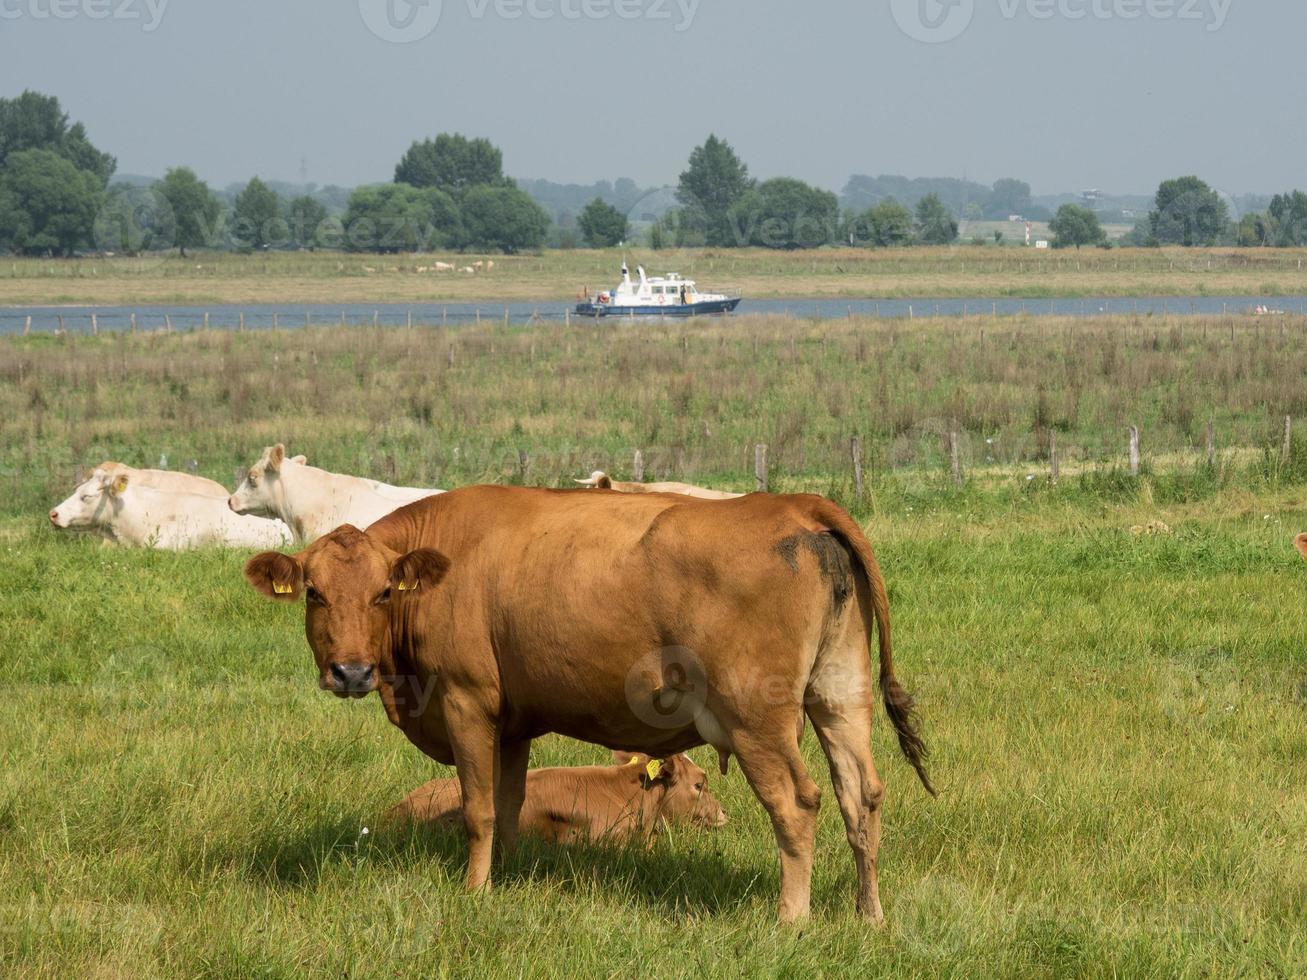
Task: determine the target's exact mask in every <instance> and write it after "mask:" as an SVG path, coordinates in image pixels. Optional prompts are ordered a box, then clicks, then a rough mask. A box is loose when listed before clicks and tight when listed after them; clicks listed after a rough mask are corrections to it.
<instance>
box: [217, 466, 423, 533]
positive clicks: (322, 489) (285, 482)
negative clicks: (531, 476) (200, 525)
mask: <svg viewBox="0 0 1307 980" xmlns="http://www.w3.org/2000/svg"><path fill="white" fill-rule="evenodd" d="M443 492H444V491H441V490H422V489H418V488H416V487H392V486H390V485H389V484H385V483H378V482H377V481H376V480H366V479H363V478H361V477H357V476H345V475H343V474H340V473H328V472H327V471H326V470H320V469H318V468H317V467H314V466H309V465H307V464H306V462H305V460H304V457H303V456H297V457H295V458H293V459H288V458H287V457H286V447H285V446H283V445H282V444H280V443H278V444H277V445H275V446H269V447H268V448H267V449H265V450H263V455H262V456H260V457H259V461H258V462H257V463H255V464H254V465H253V466H251V467H250V469H249V472H248V473H246V474H245V478H244V479H243V480H241V482H240V485H239V486H238V487H237V488H236V492H235V493H233V494H232V495H231V497H230V499H229V500H228V501H227V502H228V504H229V505H230V507H231V509H232V510H233V511H235V512H236V513H238V514H259V515H261V516H263V517H277V518H280V519H281V520H283V521H285V522H286V524H287V525H288V526H289V527H290V529H291V531H293V532H294V534H295V537H296V539H297V540H299V541H301V542H304V543H306V544H307V543H309V542H312V541H316V540H317V539H318V538H320V537H322V536H323V535H324V534H328V533H330V532H331V531H334V530H335V529H336V528H338V527H340V526H341V525H342V524H353V525H354V526H355V527H356V528H358V529H359V530H366V529H367V528H368V527H369V526H370V525H372V524H373V523H374V522H376V521H379V520H381V518H383V517H385V516H386V515H387V514H389V513H390V512H391V511H394V510H398V509H399V508H400V507H403V506H404V505H405V504H411V503H413V501H415V500H422V499H423V498H424V497H434V496H435V495H436V494H438V493H443Z"/></svg>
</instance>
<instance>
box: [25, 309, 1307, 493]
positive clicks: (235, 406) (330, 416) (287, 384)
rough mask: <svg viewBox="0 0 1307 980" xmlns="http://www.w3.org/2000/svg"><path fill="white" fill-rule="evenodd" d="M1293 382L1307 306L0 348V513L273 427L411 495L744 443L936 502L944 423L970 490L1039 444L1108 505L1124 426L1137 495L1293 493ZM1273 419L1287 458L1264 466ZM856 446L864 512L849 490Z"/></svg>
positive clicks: (792, 483) (1032, 457)
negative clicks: (1280, 314)
mask: <svg viewBox="0 0 1307 980" xmlns="http://www.w3.org/2000/svg"><path fill="white" fill-rule="evenodd" d="M1305 375H1307V318H1304V317H1288V318H1284V320H1283V322H1281V321H1280V320H1278V319H1277V320H1276V321H1274V322H1268V321H1264V320H1261V319H1258V318H1251V317H1210V318H1194V319H1190V318H1184V317H1170V318H1166V317H1155V318H1153V317H1140V318H1135V317H1126V316H1122V317H1107V318H1102V319H1088V320H1083V319H1078V318H1065V319H1049V318H1033V317H1032V318H1013V319H997V320H996V319H993V318H990V317H976V318H970V319H945V320H915V321H895V320H875V319H869V318H859V319H853V320H838V321H815V322H814V321H800V320H794V319H788V318H782V317H775V318H765V317H743V318H738V319H732V320H728V321H713V322H694V323H687V324H667V325H659V324H649V325H642V326H641V327H639V328H638V329H630V328H626V327H616V328H614V327H608V326H604V327H594V326H580V325H576V326H572V327H571V328H565V327H562V326H560V325H546V326H536V327H513V328H511V329H505V328H503V327H502V326H490V325H484V326H482V327H479V328H478V327H466V328H460V329H442V328H417V329H414V330H411V331H409V330H404V329H381V330H374V329H372V328H370V327H367V328H338V327H321V328H313V329H309V330H301V329H297V330H286V331H278V332H276V333H273V332H264V333H259V334H253V333H246V334H237V333H233V332H223V331H212V332H207V333H206V332H203V331H197V332H195V333H177V334H172V335H158V334H151V335H143V334H138V335H136V336H126V335H103V336H100V337H91V338H88V337H64V338H54V337H48V336H46V337H29V338H12V337H11V338H0V418H3V419H4V423H3V426H0V516H3V515H10V516H20V515H34V514H42V513H44V512H45V511H46V510H47V509H48V508H49V507H51V506H52V505H53V504H55V503H57V502H58V501H60V500H62V499H63V498H64V497H65V496H66V495H67V494H68V492H69V491H70V490H71V488H72V486H73V485H75V484H74V481H75V480H76V474H77V472H78V469H79V467H80V468H82V470H83V471H86V470H87V469H89V467H92V466H94V465H96V464H98V463H100V462H101V461H103V460H105V459H117V460H119V461H121V462H124V463H128V464H130V465H134V466H154V465H157V464H158V463H159V461H160V459H161V458H166V460H167V464H168V466H170V467H173V468H182V467H184V466H186V465H187V464H188V463H189V462H190V461H191V460H195V462H196V465H197V467H198V469H199V471H200V472H201V473H202V474H204V475H206V476H210V477H212V478H214V479H217V480H218V481H220V482H223V483H226V484H228V485H230V484H231V482H232V477H233V473H234V472H235V470H236V469H238V468H244V467H248V466H249V465H250V464H251V463H253V462H254V460H256V459H257V458H258V456H259V453H260V451H261V449H262V448H263V447H264V446H267V445H270V444H273V443H276V442H284V443H285V444H286V445H287V446H289V447H290V448H291V449H292V450H293V451H294V452H296V453H300V452H302V453H307V454H308V456H309V458H310V460H311V462H313V463H314V464H316V465H320V466H323V467H325V468H327V469H331V470H337V471H342V472H347V473H356V474H359V475H366V476H371V477H374V478H378V479H384V480H387V481H389V482H395V483H402V484H407V485H412V486H431V487H451V486H460V485H463V484H467V483H474V482H521V481H523V480H525V482H530V483H534V484H540V485H552V486H565V485H571V482H570V481H571V480H572V479H573V478H574V477H582V476H586V475H588V474H589V473H590V472H591V471H592V470H594V469H595V468H602V469H607V470H610V471H612V472H613V473H614V475H616V476H618V477H619V478H625V477H626V476H627V475H628V474H629V472H630V470H631V467H632V460H633V454H634V452H635V450H637V449H638V450H640V451H641V452H642V454H643V457H644V460H645V473H646V477H647V478H650V479H654V478H657V479H673V480H688V481H690V482H701V483H711V484H716V485H720V486H724V487H728V488H735V489H742V490H743V489H752V488H753V486H754V480H753V466H754V446H755V445H756V444H758V443H763V444H766V445H767V447H768V460H769V465H770V468H771V475H772V481H773V485H774V486H777V487H783V488H787V489H809V490H814V491H817V492H821V493H826V494H829V495H832V496H834V497H835V498H836V499H838V500H840V501H841V502H843V503H846V504H849V505H852V506H855V507H858V508H860V509H866V510H867V511H868V512H873V511H874V510H875V509H876V508H880V509H886V508H888V509H889V510H890V511H894V510H900V509H902V507H903V506H906V505H909V504H911V505H913V506H921V505H923V504H924V503H926V502H928V501H929V500H931V499H934V498H935V497H936V496H937V495H938V494H939V493H940V492H941V487H942V486H943V485H944V484H945V483H946V482H947V474H948V468H949V465H948V460H947V452H946V441H947V436H948V434H949V433H950V432H956V433H958V436H959V446H960V460H961V463H962V466H963V469H964V472H965V473H966V474H969V475H970V476H969V479H970V481H971V484H970V487H969V491H974V492H979V491H983V490H991V489H992V490H995V491H997V492H999V493H1000V496H1001V497H1002V498H1003V499H1008V498H1010V497H1012V496H1013V495H1017V496H1026V495H1029V494H1040V493H1046V492H1048V488H1047V485H1046V484H1047V476H1048V474H1049V470H1050V465H1049V452H1050V447H1051V440H1052V438H1053V437H1054V436H1056V438H1057V444H1058V454H1059V459H1060V463H1061V472H1062V476H1063V480H1062V482H1061V485H1060V486H1059V487H1058V488H1057V490H1056V495H1059V496H1067V495H1069V494H1070V495H1088V496H1090V497H1092V498H1094V499H1100V498H1101V499H1107V500H1116V499H1119V498H1120V496H1121V495H1122V494H1125V495H1127V496H1128V495H1133V494H1135V493H1137V492H1138V490H1139V487H1138V485H1137V483H1136V481H1133V480H1130V479H1129V478H1128V477H1127V476H1125V475H1124V472H1123V471H1124V468H1125V466H1126V451H1127V435H1126V433H1127V429H1128V427H1129V426H1131V425H1134V426H1138V427H1139V429H1140V430H1141V433H1142V436H1141V442H1142V450H1143V456H1144V471H1145V473H1146V474H1150V475H1151V486H1152V488H1153V493H1154V494H1155V495H1157V496H1158V497H1159V498H1160V499H1163V500H1172V499H1191V498H1196V497H1201V496H1203V495H1207V494H1210V493H1213V492H1216V491H1218V490H1220V489H1222V488H1229V487H1232V486H1246V487H1249V488H1252V489H1258V490H1260V489H1263V488H1272V489H1273V488H1274V487H1276V486H1278V485H1280V484H1281V483H1284V482H1286V481H1287V482H1299V483H1302V482H1307V433H1305V432H1304V421H1305V420H1307V388H1305V387H1304V386H1303V384H1302V378H1303V377H1304V376H1305ZM1286 416H1293V417H1295V418H1297V419H1298V420H1299V421H1298V423H1297V425H1298V429H1297V435H1296V443H1295V445H1296V446H1297V449H1296V450H1295V451H1294V453H1293V454H1291V457H1290V458H1288V459H1281V448H1282V443H1283V434H1284V419H1285V417H1286ZM1209 422H1210V423H1212V424H1213V425H1214V426H1215V436H1216V445H1217V449H1218V450H1219V453H1218V458H1217V459H1216V461H1215V465H1214V466H1212V467H1210V468H1209V467H1208V465H1207V455H1206V429H1207V425H1208V424H1209ZM855 436H856V437H859V438H861V439H862V443H863V447H864V454H865V457H866V464H867V472H868V474H869V482H870V489H871V491H872V499H871V500H869V501H855V500H854V499H853V493H852V490H853V487H852V473H851V469H852V467H851V463H850V453H849V445H850V439H852V438H853V437H855ZM523 454H525V457H524V456H523ZM524 458H525V462H526V468H525V471H524V470H523V466H522V464H523V459H524ZM1032 476H1034V477H1037V480H1035V481H1030V480H1028V479H1027V478H1028V477H1032ZM950 492H951V491H950ZM914 501H915V503H914Z"/></svg>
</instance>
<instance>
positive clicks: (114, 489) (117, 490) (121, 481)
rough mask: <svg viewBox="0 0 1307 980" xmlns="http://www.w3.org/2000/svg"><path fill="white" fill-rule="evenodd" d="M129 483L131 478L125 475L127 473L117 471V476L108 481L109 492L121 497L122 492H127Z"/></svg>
mask: <svg viewBox="0 0 1307 980" xmlns="http://www.w3.org/2000/svg"><path fill="white" fill-rule="evenodd" d="M129 483H131V479H130V478H129V477H128V476H127V474H126V473H119V474H118V475H117V476H115V477H114V478H113V479H112V480H110V481H109V492H110V493H111V494H113V495H114V496H115V497H121V496H122V495H123V494H125V493H126V492H127V485H128V484H129Z"/></svg>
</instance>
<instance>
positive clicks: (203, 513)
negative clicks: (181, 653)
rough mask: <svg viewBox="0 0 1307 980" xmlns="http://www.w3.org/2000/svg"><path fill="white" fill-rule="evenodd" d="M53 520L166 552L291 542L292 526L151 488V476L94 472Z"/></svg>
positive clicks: (204, 497) (202, 496) (208, 497)
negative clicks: (236, 512)
mask: <svg viewBox="0 0 1307 980" xmlns="http://www.w3.org/2000/svg"><path fill="white" fill-rule="evenodd" d="M172 475H173V476H184V475H185V474H172ZM50 523H51V524H53V525H54V526H55V527H56V528H59V529H60V530H77V531H90V532H94V533H98V534H100V535H101V536H102V537H104V538H105V539H107V540H109V541H113V542H116V543H118V544H124V545H138V546H144V547H148V548H160V549H163V550H167V551H181V550H184V549H186V548H197V547H201V546H203V545H222V546H226V547H231V548H280V547H284V546H285V545H287V544H290V543H291V534H290V529H289V528H288V527H286V525H285V524H283V523H282V522H281V521H270V520H265V519H263V518H261V517H242V516H240V515H239V514H233V513H232V512H231V509H230V508H228V506H227V502H226V500H224V499H223V497H222V496H219V495H215V494H212V493H205V492H201V493H195V492H192V491H189V490H177V489H167V488H164V487H158V486H150V485H149V482H148V480H147V479H140V478H137V477H136V476H133V474H132V473H131V472H124V471H118V472H115V473H100V475H93V476H92V477H91V478H90V479H89V480H87V481H86V482H85V483H83V484H82V485H81V486H79V487H78V488H77V489H76V490H75V491H73V495H72V496H71V497H69V498H68V499H67V500H65V501H64V502H63V503H61V504H60V505H59V506H57V507H56V508H54V510H52V511H50Z"/></svg>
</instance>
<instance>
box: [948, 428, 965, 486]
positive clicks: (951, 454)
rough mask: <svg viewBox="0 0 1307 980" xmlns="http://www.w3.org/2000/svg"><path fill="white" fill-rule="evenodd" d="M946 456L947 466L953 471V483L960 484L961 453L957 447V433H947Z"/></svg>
mask: <svg viewBox="0 0 1307 980" xmlns="http://www.w3.org/2000/svg"><path fill="white" fill-rule="evenodd" d="M948 458H949V467H950V469H952V471H953V485H954V486H958V487H960V486H962V455H961V452H960V450H959V447H958V434H957V433H956V432H950V433H949V434H948Z"/></svg>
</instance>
